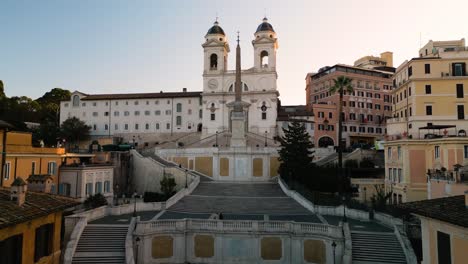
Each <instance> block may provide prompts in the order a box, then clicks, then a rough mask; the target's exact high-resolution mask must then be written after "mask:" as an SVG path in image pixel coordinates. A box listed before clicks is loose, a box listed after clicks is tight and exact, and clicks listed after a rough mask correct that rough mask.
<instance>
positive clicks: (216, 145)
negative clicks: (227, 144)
mask: <svg viewBox="0 0 468 264" xmlns="http://www.w3.org/2000/svg"><path fill="white" fill-rule="evenodd" d="M215 147H218V131H216V143H215Z"/></svg>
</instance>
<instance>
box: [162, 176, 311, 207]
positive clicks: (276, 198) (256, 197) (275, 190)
mask: <svg viewBox="0 0 468 264" xmlns="http://www.w3.org/2000/svg"><path fill="white" fill-rule="evenodd" d="M168 210H169V211H175V212H186V213H219V212H222V213H230V214H276V215H308V214H312V213H311V212H310V211H308V210H307V209H306V208H304V207H303V206H301V205H300V204H299V203H297V202H296V201H295V200H294V199H292V198H290V197H288V196H286V195H285V194H284V193H283V191H282V190H281V188H280V187H279V186H278V184H275V183H234V182H200V184H199V185H198V187H197V188H196V189H195V190H194V191H193V192H192V194H190V195H188V196H185V197H184V198H182V199H181V200H180V201H178V202H177V203H176V204H175V205H173V206H171V207H170V208H168Z"/></svg>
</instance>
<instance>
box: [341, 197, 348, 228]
mask: <svg viewBox="0 0 468 264" xmlns="http://www.w3.org/2000/svg"><path fill="white" fill-rule="evenodd" d="M342 199H343V222H347V221H348V219H347V218H346V203H345V202H346V197H345V195H344V194H343V198H342Z"/></svg>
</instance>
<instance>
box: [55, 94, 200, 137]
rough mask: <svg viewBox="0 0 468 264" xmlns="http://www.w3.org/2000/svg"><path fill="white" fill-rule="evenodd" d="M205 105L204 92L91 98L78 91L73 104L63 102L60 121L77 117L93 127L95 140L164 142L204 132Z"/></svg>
mask: <svg viewBox="0 0 468 264" xmlns="http://www.w3.org/2000/svg"><path fill="white" fill-rule="evenodd" d="M201 103H202V98H201V93H200V92H188V91H187V89H185V88H184V90H183V91H182V92H170V93H164V92H160V93H141V94H95V95H87V94H83V93H81V92H78V91H75V92H73V93H72V95H71V98H70V100H69V101H62V102H61V103H60V122H61V123H63V122H64V121H65V120H66V119H68V118H70V117H77V118H79V119H80V120H83V121H84V122H85V123H86V124H87V125H89V126H90V127H91V131H90V134H91V135H92V136H94V137H122V138H123V139H124V140H125V141H128V142H130V141H133V140H135V141H140V143H143V142H146V141H150V139H151V140H152V141H163V140H164V139H166V138H171V137H172V136H174V135H175V134H177V135H183V133H193V132H197V131H201V129H202V127H201V124H202V105H201ZM148 135H151V137H150V138H148V137H147V136H148ZM154 135H159V137H154ZM137 143H138V142H137Z"/></svg>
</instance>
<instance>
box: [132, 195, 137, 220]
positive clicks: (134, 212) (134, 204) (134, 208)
mask: <svg viewBox="0 0 468 264" xmlns="http://www.w3.org/2000/svg"><path fill="white" fill-rule="evenodd" d="M136 198H137V192H136V190H135V192H134V193H133V200H134V201H135V202H134V203H133V217H136V216H137V211H136Z"/></svg>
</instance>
